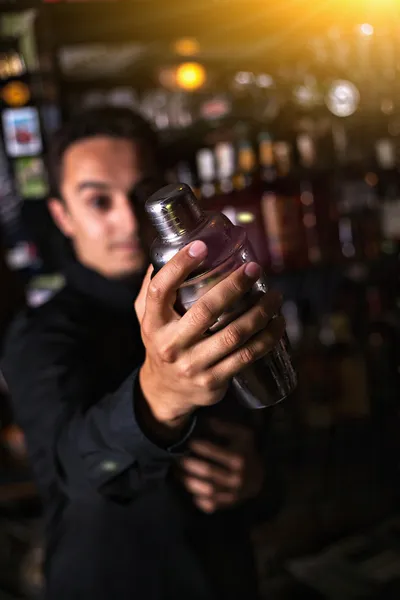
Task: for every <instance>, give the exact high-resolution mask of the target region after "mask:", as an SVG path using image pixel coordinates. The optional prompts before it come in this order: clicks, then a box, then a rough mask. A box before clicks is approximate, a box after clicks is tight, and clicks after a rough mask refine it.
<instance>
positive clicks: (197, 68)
mask: <svg viewBox="0 0 400 600" xmlns="http://www.w3.org/2000/svg"><path fill="white" fill-rule="evenodd" d="M206 78H207V76H206V70H205V68H204V67H203V65H201V64H200V63H195V62H190V63H182V64H181V65H180V66H179V67H178V68H177V70H176V83H177V85H178V86H179V87H180V88H182V89H184V90H188V91H191V90H197V89H199V88H201V87H202V86H203V85H204V84H205V82H206Z"/></svg>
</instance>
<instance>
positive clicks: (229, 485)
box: [181, 458, 242, 490]
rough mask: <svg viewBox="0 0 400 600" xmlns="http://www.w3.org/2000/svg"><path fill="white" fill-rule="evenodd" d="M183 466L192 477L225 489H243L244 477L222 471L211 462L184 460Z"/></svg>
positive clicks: (192, 459)
mask: <svg viewBox="0 0 400 600" xmlns="http://www.w3.org/2000/svg"><path fill="white" fill-rule="evenodd" d="M181 465H182V468H183V469H184V470H185V471H186V473H189V474H190V475H191V476H195V477H200V478H202V479H205V480H207V481H211V482H212V483H214V484H217V485H219V486H222V487H223V488H226V489H232V490H237V489H239V488H240V487H241V484H242V477H241V475H240V473H237V472H231V471H228V470H227V469H221V468H220V467H218V466H216V465H213V464H212V463H210V462H209V461H204V460H199V459H197V458H184V459H183V460H182V463H181Z"/></svg>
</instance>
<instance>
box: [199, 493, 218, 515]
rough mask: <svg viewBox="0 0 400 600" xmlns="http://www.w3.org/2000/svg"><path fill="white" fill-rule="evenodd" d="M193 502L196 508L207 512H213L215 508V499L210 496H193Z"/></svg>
mask: <svg viewBox="0 0 400 600" xmlns="http://www.w3.org/2000/svg"><path fill="white" fill-rule="evenodd" d="M194 503H195V505H196V506H197V508H199V509H200V510H202V511H203V512H205V513H208V514H211V513H213V512H215V510H216V508H217V507H216V503H215V500H213V499H211V498H204V497H203V496H195V497H194Z"/></svg>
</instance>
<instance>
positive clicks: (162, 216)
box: [146, 184, 297, 408]
mask: <svg viewBox="0 0 400 600" xmlns="http://www.w3.org/2000/svg"><path fill="white" fill-rule="evenodd" d="M146 212H147V214H148V216H149V218H150V220H151V222H152V224H153V226H154V227H155V229H156V231H157V234H158V235H157V237H156V239H155V240H154V242H153V244H152V247H151V251H150V254H151V262H152V264H153V266H154V270H155V272H157V271H159V270H160V269H161V268H162V267H163V266H164V265H165V264H166V263H167V262H168V261H169V260H170V259H171V258H172V257H173V256H174V255H175V254H176V253H177V252H178V251H179V250H180V249H181V248H183V247H184V246H186V245H187V244H189V243H190V242H192V241H194V240H202V241H203V242H205V244H206V245H207V248H208V254H207V257H206V259H205V260H204V261H203V263H202V264H201V265H200V267H199V268H198V269H197V270H196V271H194V272H193V273H192V274H191V276H190V277H189V278H188V279H187V280H186V281H185V282H184V283H183V285H182V286H181V288H180V289H179V292H178V309H180V310H181V311H182V313H183V312H185V311H187V310H188V309H189V308H190V307H191V306H192V305H193V304H194V302H196V301H197V300H198V299H199V298H200V297H201V296H202V295H203V294H205V293H206V292H207V291H208V290H210V289H211V288H212V287H213V286H214V285H216V284H217V283H218V282H220V281H221V280H222V279H224V278H225V277H227V276H228V275H229V274H230V273H232V272H233V271H234V270H235V269H237V268H238V267H239V266H240V265H242V264H243V263H246V262H250V261H254V260H255V256H254V252H253V250H252V247H251V244H250V242H249V240H248V239H247V235H246V232H245V231H244V229H242V228H241V227H237V226H235V225H233V224H232V223H231V222H230V221H229V219H228V218H227V217H226V216H225V215H223V214H222V213H219V212H208V211H203V210H202V208H201V207H200V205H199V203H198V201H197V199H196V197H195V195H194V194H193V192H192V190H191V189H190V187H189V186H187V185H186V184H171V185H167V186H165V187H163V188H161V189H160V190H158V191H157V192H156V193H155V194H153V195H152V196H151V197H150V198H149V199H148V200H147V202H146ZM266 291H267V282H266V278H265V275H262V276H260V278H259V279H258V280H257V282H256V283H255V284H254V286H253V288H252V290H251V291H250V292H249V293H248V294H246V295H245V296H244V297H243V299H242V300H241V301H240V302H239V303H237V304H236V305H235V306H234V307H233V308H232V309H231V310H228V311H227V312H225V313H224V314H223V315H221V317H220V318H219V319H218V320H217V322H216V323H215V324H214V325H213V326H212V327H211V328H210V333H214V332H215V331H218V330H219V329H221V328H223V327H225V326H226V325H227V324H228V323H230V322H231V321H232V320H234V319H236V318H237V317H238V316H239V315H240V314H243V312H244V311H246V310H248V309H249V308H250V307H251V306H252V305H254V303H255V302H257V300H259V298H260V296H261V294H264V293H266ZM296 385H297V375H296V371H295V369H294V367H293V365H292V361H291V358H290V354H289V342H288V339H287V336H286V335H285V336H284V337H283V338H282V339H281V340H280V342H279V343H278V345H277V346H276V347H275V349H274V350H273V351H271V352H270V353H269V354H267V355H266V356H264V357H263V358H261V359H259V360H257V361H256V362H255V363H254V364H252V365H250V366H247V367H245V368H244V369H243V370H242V371H241V372H240V373H239V374H238V375H236V376H235V377H234V379H233V386H234V388H235V390H236V393H237V394H238V396H239V399H240V400H241V402H242V403H244V404H245V405H246V406H248V407H249V408H264V407H267V406H272V405H274V404H277V403H278V402H280V401H281V400H283V399H284V398H286V397H287V396H288V395H289V394H290V393H291V392H292V391H293V390H294V388H295V387H296Z"/></svg>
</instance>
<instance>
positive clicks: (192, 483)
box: [183, 477, 215, 498]
mask: <svg viewBox="0 0 400 600" xmlns="http://www.w3.org/2000/svg"><path fill="white" fill-rule="evenodd" d="M183 485H184V486H185V488H186V489H187V490H188V491H189V492H191V493H192V494H195V495H198V496H203V497H205V498H212V496H213V495H214V493H215V486H214V485H213V484H212V483H211V482H209V481H203V480H202V479H198V478H197V477H184V478H183Z"/></svg>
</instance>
